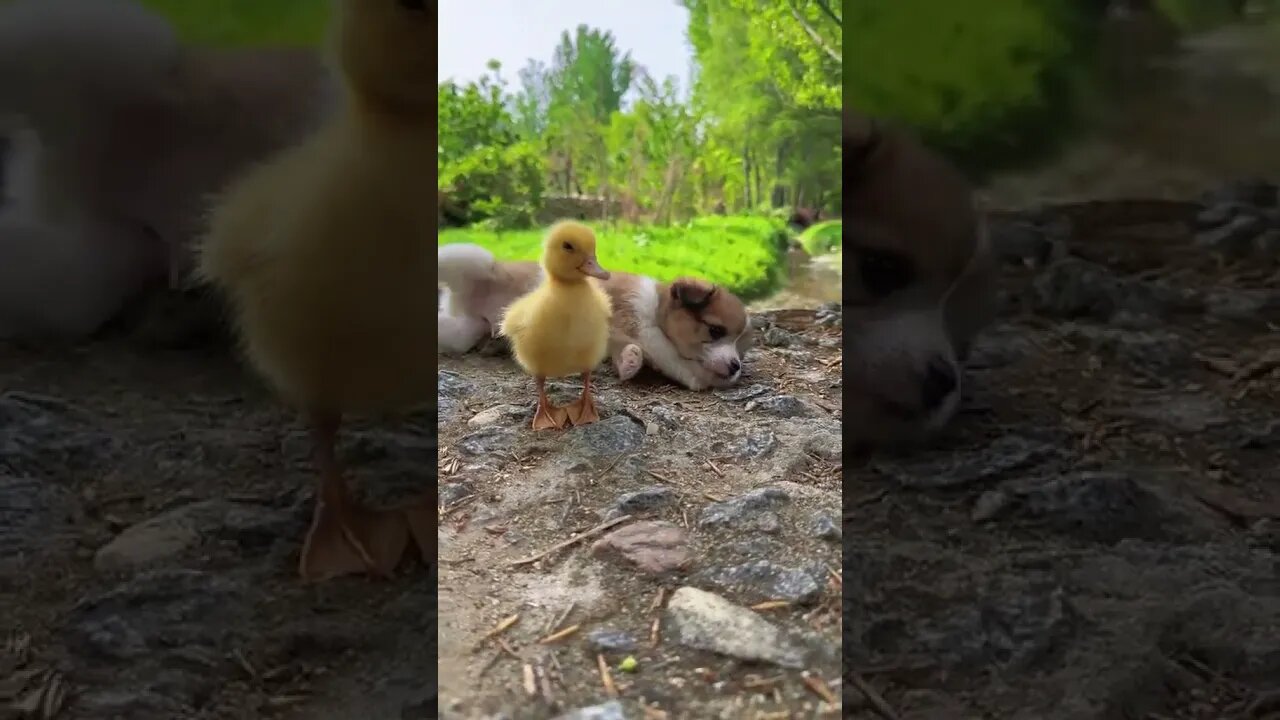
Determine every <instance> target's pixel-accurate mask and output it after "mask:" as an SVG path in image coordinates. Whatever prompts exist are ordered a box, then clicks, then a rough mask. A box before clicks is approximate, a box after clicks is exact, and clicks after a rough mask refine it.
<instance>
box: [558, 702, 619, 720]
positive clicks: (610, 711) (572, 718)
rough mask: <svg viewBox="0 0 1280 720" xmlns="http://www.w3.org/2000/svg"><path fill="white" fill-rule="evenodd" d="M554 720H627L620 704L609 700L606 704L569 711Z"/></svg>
mask: <svg viewBox="0 0 1280 720" xmlns="http://www.w3.org/2000/svg"><path fill="white" fill-rule="evenodd" d="M555 720H627V716H626V714H625V713H623V712H622V703H621V702H619V701H617V700H610V701H609V702H607V703H601V704H599V705H592V706H590V707H584V708H578V709H577V710H570V711H569V712H567V713H564V714H563V715H557V716H556V718H555Z"/></svg>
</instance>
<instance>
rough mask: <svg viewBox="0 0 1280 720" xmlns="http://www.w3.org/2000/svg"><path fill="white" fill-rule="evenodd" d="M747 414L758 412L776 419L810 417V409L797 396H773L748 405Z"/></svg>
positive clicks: (756, 400)
mask: <svg viewBox="0 0 1280 720" xmlns="http://www.w3.org/2000/svg"><path fill="white" fill-rule="evenodd" d="M746 410H747V412H751V411H758V412H762V413H765V414H766V415H773V416H774V417H782V418H793V417H804V416H806V415H809V414H810V413H809V408H808V406H806V405H805V404H804V403H803V402H802V401H801V400H800V398H798V397H796V396H795V395H771V396H769V397H763V398H757V399H755V400H752V401H751V402H748V403H747V407H746Z"/></svg>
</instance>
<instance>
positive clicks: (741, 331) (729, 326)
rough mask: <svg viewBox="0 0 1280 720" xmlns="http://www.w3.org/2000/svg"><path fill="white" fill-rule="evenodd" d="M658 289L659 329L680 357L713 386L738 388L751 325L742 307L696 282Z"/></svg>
mask: <svg viewBox="0 0 1280 720" xmlns="http://www.w3.org/2000/svg"><path fill="white" fill-rule="evenodd" d="M658 289H659V292H660V293H661V299H660V300H659V304H658V318H657V319H658V326H659V327H660V328H661V329H662V332H663V333H664V334H665V335H666V336H667V339H669V340H670V341H671V344H672V345H674V346H675V348H676V351H677V352H679V353H680V356H681V357H683V358H685V359H686V360H692V361H695V362H697V363H699V364H701V365H702V367H703V368H705V369H706V370H707V371H708V372H709V373H711V375H712V376H714V378H715V381H714V383H713V384H715V385H717V386H721V387H723V386H728V385H732V384H733V383H735V382H737V381H738V378H739V377H741V376H742V359H743V357H744V356H745V354H746V352H747V349H748V348H750V347H751V342H752V333H751V321H750V318H749V317H748V315H747V308H746V306H745V305H743V304H742V301H741V300H739V299H738V297H737V296H736V295H734V294H733V293H731V292H729V291H728V290H725V289H724V288H721V287H717V286H715V285H712V284H711V283H708V282H706V281H705V280H699V279H697V278H678V279H676V280H675V281H673V282H671V283H670V284H668V285H665V286H663V285H660V286H659V288H658Z"/></svg>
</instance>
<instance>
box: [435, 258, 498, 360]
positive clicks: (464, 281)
mask: <svg viewBox="0 0 1280 720" xmlns="http://www.w3.org/2000/svg"><path fill="white" fill-rule="evenodd" d="M436 268H437V270H438V271H439V276H438V277H439V283H440V284H441V285H443V286H444V296H443V297H442V298H441V300H440V305H441V307H442V308H443V310H444V311H445V312H446V314H447V315H450V316H453V317H461V316H463V315H466V314H467V312H468V308H467V307H466V302H465V296H466V289H467V288H468V287H470V286H473V285H475V284H476V283H477V282H482V281H486V280H493V279H494V277H495V275H496V272H497V269H498V265H497V260H496V259H494V257H493V253H491V252H489V251H488V250H485V249H484V248H482V247H480V246H479V245H471V244H467V243H459V244H455V245H442V246H440V248H439V249H438V250H436ZM437 317H440V315H439V314H437ZM440 337H441V338H444V337H445V333H444V331H443V330H442V331H441V335H440ZM476 340H477V341H478V340H479V338H478V337H477V338H476ZM473 344H474V343H473ZM441 347H444V345H443V344H442V345H441ZM466 349H470V348H469V347H468V348H464V349H463V350H459V351H457V352H465V350H466Z"/></svg>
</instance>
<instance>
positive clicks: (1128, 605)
mask: <svg viewBox="0 0 1280 720" xmlns="http://www.w3.org/2000/svg"><path fill="white" fill-rule="evenodd" d="M1241 190H1242V191H1241V192H1232V193H1228V194H1227V195H1229V196H1228V197H1221V198H1219V199H1218V200H1215V201H1214V202H1213V203H1212V204H1211V206H1210V208H1209V209H1208V210H1205V211H1202V210H1201V209H1199V208H1197V207H1196V205H1195V204H1187V205H1186V206H1182V207H1180V206H1177V205H1174V204H1167V205H1164V206H1161V205H1159V204H1144V203H1135V204H1133V205H1132V206H1131V207H1123V206H1121V205H1122V204H1121V205H1117V204H1099V205H1081V206H1068V207H1063V208H1060V209H1051V210H1049V211H1047V212H1045V213H1043V214H1040V215H1038V216H1037V215H1031V214H1026V215H1021V216H1016V215H1015V216H1011V217H1006V218H1005V220H1004V221H1003V222H1001V223H999V224H998V225H997V226H996V227H995V228H994V229H995V239H996V241H997V245H998V246H999V247H1000V248H1001V250H1002V252H1003V253H1004V255H1005V259H1006V262H1007V272H1006V276H1005V283H1004V284H1005V298H1006V301H1007V302H1006V304H1005V312H1004V313H1003V316H1002V318H1001V320H1000V322H999V323H998V324H997V325H996V327H994V328H992V330H991V331H990V332H988V333H986V334H985V335H984V336H983V338H982V340H981V341H980V342H979V343H978V344H977V346H976V347H975V349H974V353H973V357H972V358H971V362H970V366H971V368H970V378H969V379H970V382H969V387H968V389H967V394H968V396H969V397H968V399H967V401H966V403H965V409H964V411H963V414H962V416H961V417H960V419H959V420H958V422H956V423H955V425H954V426H953V428H952V431H951V433H950V436H949V437H948V438H946V439H944V440H943V441H942V442H941V443H940V444H939V446H938V447H936V448H934V449H933V450H930V451H928V452H924V453H915V454H913V455H911V456H910V457H886V456H877V457H864V458H861V459H859V460H854V459H852V458H850V459H848V460H847V461H846V466H845V471H846V473H847V478H846V483H847V485H846V493H847V495H846V498H847V499H846V513H847V514H846V525H845V529H844V538H845V545H844V581H845V584H846V590H847V591H851V592H849V593H848V594H847V595H846V598H847V599H846V604H845V608H844V611H845V618H846V619H845V625H844V645H843V648H844V653H845V661H846V663H847V664H848V667H850V668H854V669H866V668H872V669H874V672H872V673H870V676H869V677H867V678H866V681H867V682H868V683H869V684H870V685H871V686H872V687H874V688H876V689H877V691H878V693H879V694H880V695H881V696H882V697H883V699H884V700H885V702H887V703H888V704H889V705H890V706H891V707H893V708H895V709H896V712H897V713H898V714H899V716H900V717H902V718H904V719H905V718H918V719H924V718H943V717H946V718H951V717H999V718H1027V719H1030V718H1051V719H1055V720H1057V719H1062V720H1066V719H1071V720H1076V719H1080V720H1084V719H1093V718H1120V717H1124V718H1143V719H1144V720H1159V719H1160V718H1204V719H1208V718H1225V717H1264V716H1265V717H1270V716H1271V715H1269V714H1268V713H1274V712H1275V709H1276V706H1275V704H1274V703H1275V702H1276V699H1277V697H1280V696H1277V695H1276V692H1277V690H1280V683H1278V682H1277V678H1280V574H1277V569H1278V568H1280V555H1277V552H1278V551H1280V474H1278V473H1277V467H1276V458H1277V457H1278V455H1277V453H1278V452H1280V369H1278V368H1280V332H1278V330H1280V290H1278V289H1277V288H1280V276H1278V275H1277V274H1276V272H1277V268H1278V267H1280V262H1278V261H1280V253H1277V251H1276V247H1275V246H1273V245H1269V244H1268V243H1270V242H1271V240H1269V239H1268V236H1267V234H1266V233H1267V232H1268V231H1267V228H1268V227H1272V228H1275V227H1280V222H1277V220H1278V219H1280V218H1278V216H1276V214H1275V212H1274V208H1275V206H1276V202H1275V191H1274V188H1270V189H1265V188H1264V191H1263V192H1260V193H1259V192H1244V191H1243V190H1248V189H1247V188H1242V189H1241ZM1257 204H1261V205H1263V206H1264V207H1257V206H1256V205H1257ZM1153 209H1154V210H1155V211H1156V212H1154V213H1153V212H1150V211H1151V210H1153ZM1233 216H1234V217H1236V218H1244V220H1242V221H1237V220H1232V219H1231V218H1232V217H1233ZM1248 218H1254V219H1253V220H1249V219H1248ZM1259 218H1262V220H1259ZM1231 223H1236V225H1235V226H1234V229H1232V230H1227V229H1226V228H1228V227H1229V226H1230V224H1231ZM1196 224H1199V225H1201V226H1203V227H1204V230H1203V231H1201V232H1200V233H1199V234H1198V239H1193V237H1194V233H1193V232H1192V230H1191V228H1190V227H1189V226H1192V225H1196ZM1270 232H1272V235H1271V236H1270V237H1272V238H1273V237H1274V236H1275V231H1274V230H1273V231H1270ZM1222 253H1226V254H1228V255H1230V256H1231V257H1232V258H1234V259H1227V260H1225V261H1224V260H1223V259H1222ZM1046 259H1048V262H1044V261H1045V260H1046ZM846 680H847V681H846V683H845V692H846V693H847V694H846V696H845V706H844V712H845V713H846V717H855V718H872V717H877V715H876V714H875V712H874V711H873V710H872V708H871V706H870V705H869V704H868V701H867V699H866V697H865V696H863V695H862V694H860V693H859V692H858V691H856V690H854V689H852V686H853V683H852V678H846Z"/></svg>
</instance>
